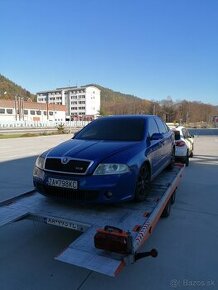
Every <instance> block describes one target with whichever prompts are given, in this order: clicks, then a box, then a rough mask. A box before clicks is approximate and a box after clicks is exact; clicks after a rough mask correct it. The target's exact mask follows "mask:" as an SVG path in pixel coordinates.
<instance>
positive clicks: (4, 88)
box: [0, 74, 35, 100]
mask: <svg viewBox="0 0 218 290" xmlns="http://www.w3.org/2000/svg"><path fill="white" fill-rule="evenodd" d="M15 96H20V97H23V98H24V99H25V100H27V99H31V100H35V95H33V94H31V93H30V92H29V91H27V90H25V89H23V88H22V87H21V86H19V85H17V84H15V83H14V82H12V81H11V80H9V79H7V78H6V77H4V76H3V75H1V74H0V98H1V99H8V100H13V99H14V97H15Z"/></svg>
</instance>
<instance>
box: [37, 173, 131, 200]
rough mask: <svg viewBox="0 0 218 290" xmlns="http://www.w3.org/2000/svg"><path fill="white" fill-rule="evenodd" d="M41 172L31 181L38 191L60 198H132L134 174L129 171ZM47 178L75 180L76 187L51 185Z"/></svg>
mask: <svg viewBox="0 0 218 290" xmlns="http://www.w3.org/2000/svg"><path fill="white" fill-rule="evenodd" d="M41 171H42V172H41V173H40V174H39V176H34V177H33V183H34V186H35V188H36V190H37V191H38V192H40V193H41V194H43V195H46V196H51V197H53V198H55V199H62V200H67V201H73V202H83V203H116V202H122V201H126V200H131V199H133V198H134V192H135V184H136V175H135V173H134V172H132V171H130V172H128V173H124V174H116V175H115V174H114V175H83V176H81V175H66V174H64V175H63V174H57V173H53V172H52V173H51V172H45V171H43V170H41ZM49 178H55V179H60V180H65V181H66V180H67V181H68V180H70V181H76V182H77V183H78V189H72V188H66V187H64V188H63V187H59V186H51V185H49V184H48V179H49Z"/></svg>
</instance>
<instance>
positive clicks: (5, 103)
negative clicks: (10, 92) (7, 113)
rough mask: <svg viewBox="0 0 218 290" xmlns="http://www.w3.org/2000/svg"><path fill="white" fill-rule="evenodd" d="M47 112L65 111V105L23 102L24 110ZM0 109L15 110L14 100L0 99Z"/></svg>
mask: <svg viewBox="0 0 218 290" xmlns="http://www.w3.org/2000/svg"><path fill="white" fill-rule="evenodd" d="M47 106H48V110H50V111H66V106H65V105H57V104H46V103H37V102H28V101H24V102H23V107H24V109H35V110H47ZM0 107H1V108H15V101H14V100H4V99H0Z"/></svg>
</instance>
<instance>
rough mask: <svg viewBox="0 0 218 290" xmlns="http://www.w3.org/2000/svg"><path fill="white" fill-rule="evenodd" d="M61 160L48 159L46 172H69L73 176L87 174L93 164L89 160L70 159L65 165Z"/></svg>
mask: <svg viewBox="0 0 218 290" xmlns="http://www.w3.org/2000/svg"><path fill="white" fill-rule="evenodd" d="M62 160H63V159H61V158H46V161H45V170H52V171H56V172H67V173H71V174H86V171H87V169H88V167H89V165H90V163H91V161H87V160H76V159H69V161H68V162H67V163H66V164H65V163H63V162H62Z"/></svg>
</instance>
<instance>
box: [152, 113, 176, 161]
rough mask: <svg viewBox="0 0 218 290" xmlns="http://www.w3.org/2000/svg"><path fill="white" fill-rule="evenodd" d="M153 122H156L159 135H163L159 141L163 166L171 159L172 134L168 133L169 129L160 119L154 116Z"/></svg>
mask: <svg viewBox="0 0 218 290" xmlns="http://www.w3.org/2000/svg"><path fill="white" fill-rule="evenodd" d="M155 120H156V122H157V125H158V128H159V131H160V133H161V134H163V139H162V140H161V143H162V160H161V165H162V166H165V164H166V163H167V162H169V159H170V158H171V154H172V144H173V140H172V133H171V132H170V130H169V128H168V127H167V125H166V124H165V123H164V122H163V120H162V119H161V118H160V117H158V116H156V117H155Z"/></svg>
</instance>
